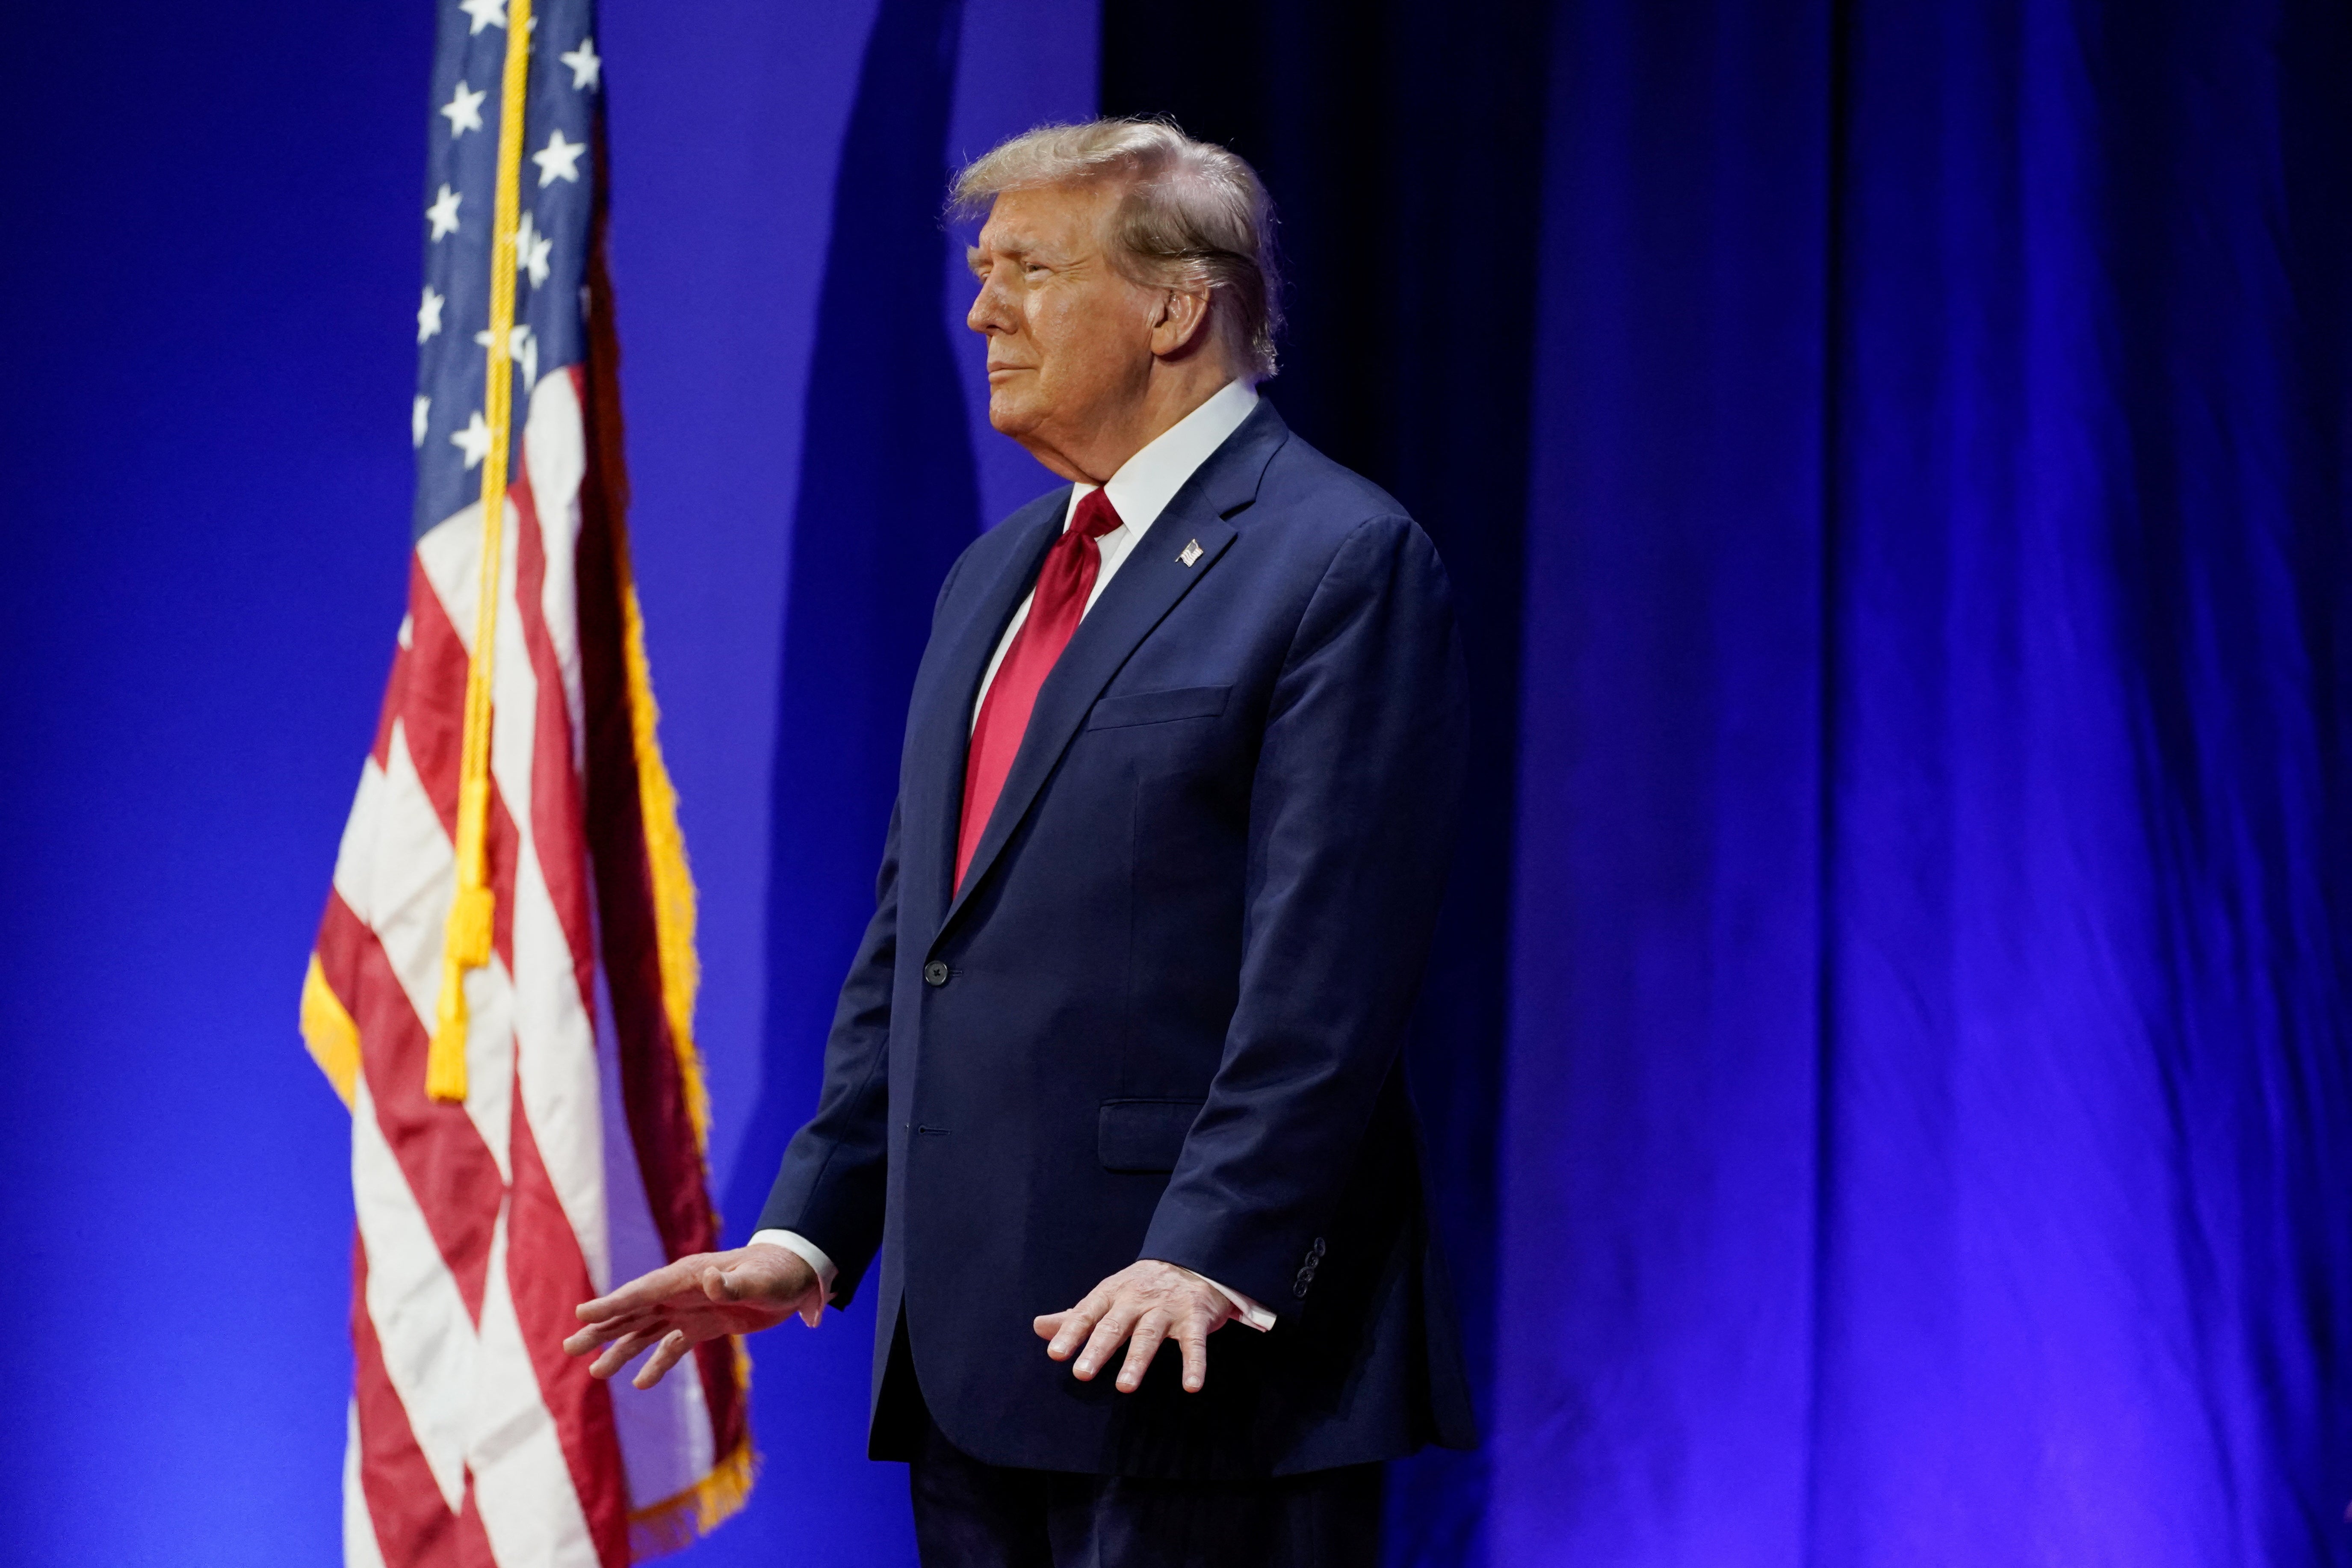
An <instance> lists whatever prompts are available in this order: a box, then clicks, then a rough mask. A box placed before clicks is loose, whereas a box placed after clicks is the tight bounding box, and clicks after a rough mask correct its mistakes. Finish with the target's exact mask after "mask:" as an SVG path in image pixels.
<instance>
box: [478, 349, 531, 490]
mask: <svg viewBox="0 0 2352 1568" xmlns="http://www.w3.org/2000/svg"><path fill="white" fill-rule="evenodd" d="M474 341H475V342H478V343H479V344H481V345H482V347H484V348H488V347H489V346H490V333H489V329H488V328H487V327H485V328H484V329H482V330H481V331H478V332H476V333H475V334H474ZM507 358H509V359H510V360H512V361H514V362H515V363H517V364H519V365H520V366H521V367H522V389H523V390H524V391H525V392H529V391H530V389H531V388H533V387H535V386H537V385H538V384H539V340H538V339H536V338H534V337H532V336H531V335H530V328H529V327H527V326H525V325H523V324H522V323H521V322H520V321H517V322H516V323H515V324H514V325H513V326H511V327H509V328H508V329H507ZM466 466H467V468H472V467H473V466H474V465H473V464H472V463H470V462H468V463H467V465H466Z"/></svg>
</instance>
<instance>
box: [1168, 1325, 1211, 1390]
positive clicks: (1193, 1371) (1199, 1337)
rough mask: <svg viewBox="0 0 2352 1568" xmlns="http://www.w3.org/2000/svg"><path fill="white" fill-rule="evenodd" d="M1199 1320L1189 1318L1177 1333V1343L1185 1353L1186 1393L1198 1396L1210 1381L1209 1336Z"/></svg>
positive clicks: (1208, 1331)
mask: <svg viewBox="0 0 2352 1568" xmlns="http://www.w3.org/2000/svg"><path fill="white" fill-rule="evenodd" d="M1210 1332H1211V1331H1210V1330H1208V1329H1204V1328H1202V1326H1201V1321H1200V1320H1199V1319H1198V1318H1188V1319H1186V1320H1185V1322H1184V1326H1183V1327H1182V1328H1180V1329H1178V1330H1177V1331H1176V1343H1177V1345H1178V1347H1179V1348H1180V1349H1181V1350H1182V1351H1183V1352H1184V1392H1185V1393H1187V1394H1198V1393H1200V1392H1201V1389H1202V1385H1203V1384H1206V1383H1207V1382H1208V1381H1209V1334H1210Z"/></svg>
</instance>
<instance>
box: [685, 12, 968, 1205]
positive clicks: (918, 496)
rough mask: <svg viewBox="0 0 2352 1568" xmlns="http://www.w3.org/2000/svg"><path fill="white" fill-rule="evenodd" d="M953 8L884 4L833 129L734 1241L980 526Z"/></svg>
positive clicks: (783, 1109) (803, 1077) (767, 1157)
mask: <svg viewBox="0 0 2352 1568" xmlns="http://www.w3.org/2000/svg"><path fill="white" fill-rule="evenodd" d="M961 20H962V7H961V3H960V0H883V5H882V6H881V9H880V12H879V14H878V15H877V17H876V19H875V23H874V31H873V34H872V36H871V37H870V38H869V39H868V40H867V43H866V57H865V61H864V64H863V66H862V67H861V68H860V71H859V75H858V84H857V99H856V107H855V108H854V109H853V110H852V111H851V114H850V121H849V126H848V131H847V133H846V136H845V140H844V142H843V148H842V155H841V170H840V174H839V178H838V184H836V186H835V195H834V209H833V233H832V238H831V241H830V243H829V245H828V247H827V249H826V254H825V264H824V265H825V271H824V286H823V291H822V294H821V296H820V299H819V304H818V324H817V335H816V346H815V350H814V358H813V363H812V366H811V370H810V375H809V391H808V415H807V425H806V429H805V433H804V436H803V441H802V458H801V486H800V495H799V499H798V502H797V504H796V506H795V507H794V509H793V549H792V573H791V579H790V584H789V586H788V589H787V598H786V607H785V616H786V619H785V626H784V653H783V678H782V695H781V698H780V709H779V713H778V720H777V725H776V763H775V775H774V806H773V811H772V816H771V819H770V827H769V865H770V870H769V879H768V889H769V890H768V910H767V931H768V944H769V945H768V970H767V1018H766V1026H765V1032H764V1039H763V1044H762V1058H761V1089H760V1099H759V1102H758V1105H757V1108H756V1109H755V1110H753V1112H752V1115H751V1121H750V1122H749V1124H748V1131H747V1132H746V1134H745V1139H744V1144H743V1149H742V1152H741V1154H740V1157H739V1159H738V1161H737V1163H736V1167H735V1170H734V1171H733V1172H732V1173H731V1175H730V1180H729V1182H728V1184H727V1209H726V1215H727V1219H728V1222H729V1225H728V1231H729V1235H730V1239H732V1240H735V1241H738V1242H740V1240H741V1239H742V1237H744V1236H746V1235H748V1234H749V1232H750V1227H751V1224H752V1223H753V1222H754V1221H755V1220H756V1219H757V1218H758V1216H759V1213H760V1207H761V1204H762V1203H763V1202H764V1201H765V1200H766V1198H767V1193H768V1185H769V1184H770V1182H772V1180H773V1179H774V1176H775V1172H776V1166H777V1163H778V1162H779V1161H780V1160H781V1159H782V1155H783V1148H784V1144H785V1142H787V1141H788V1140H789V1139H790V1138H791V1136H792V1133H793V1130H794V1129H795V1128H797V1127H798V1126H799V1125H800V1124H801V1122H802V1121H804V1120H806V1118H807V1116H808V1114H809V1112H810V1111H812V1110H814V1108H815V1103H816V1087H817V1083H818V1079H819V1077H820V1072H821V1063H822V1061H823V1058H824V1037H825V1032H826V1029H827V1027H828V1026H829V1025H830V1023H831V1021H832V1017H833V1006H834V999H835V995H836V994H837V993H838V992H839V990H840V987H841V978H842V976H843V974H845V973H846V972H847V970H848V967H849V960H850V955H851V953H852V952H853V951H854V950H855V948H856V941H857V937H858V934H859V933H860V932H861V931H864V930H865V927H866V919H867V918H868V917H869V916H870V915H871V914H872V913H873V910H874V874H875V868H876V866H877V864H878V862H879V859H880V857H881V850H882V838H883V834H884V831H885V829H886V828H887V826H888V824H889V816H890V802H891V800H892V798H893V796H894V795H896V793H897V789H898V750H899V741H900V738H901V735H902V733H903V731H904V727H905V722H906V712H907V697H908V692H909V690H911V689H912V688H913V686H914V679H915V666H916V664H917V662H918V661H919V659H920V658H921V657H922V651H923V645H924V642H925V640H926V638H927V637H928V636H929V627H930V612H931V605H932V601H933V600H934V599H935V598H936V596H937V595H938V593H939V586H940V582H941V580H942V579H944V578H945V577H946V575H947V570H948V568H949V566H950V565H951V564H953V563H954V561H955V558H956V556H957V554H958V553H960V552H961V551H962V549H963V548H964V546H965V545H967V544H969V543H971V540H972V538H973V537H974V535H975V534H976V533H977V532H978V531H979V529H980V515H979V514H980V500H979V494H978V489H977V487H976V485H975V482H974V480H973V477H972V462H971V441H970V437H969V435H968V434H967V426H966V421H965V413H964V405H963V395H962V391H961V387H960V385H959V384H958V381H957V373H956V365H955V362H954V360H953V358H952V356H951V354H950V349H949V345H948V342H947V338H946V331H947V329H946V326H945V324H944V322H943V320H942V318H941V314H940V308H939V297H940V279H941V277H942V276H943V272H942V268H943V263H944V256H943V247H945V246H946V244H947V243H948V241H947V236H946V234H945V232H944V230H943V229H942V228H941V226H940V223H939V216H938V215H939V213H940V206H941V204H942V203H943V202H944V200H945V197H946V191H947V182H948V173H949V171H948V166H947V163H946V153H945V147H946V144H947V128H948V117H949V112H950V108H951V107H952V103H953V99H954V90H955V68H956V49H957V41H958V34H959V30H960V28H961Z"/></svg>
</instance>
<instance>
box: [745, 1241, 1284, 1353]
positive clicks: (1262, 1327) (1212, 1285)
mask: <svg viewBox="0 0 2352 1568" xmlns="http://www.w3.org/2000/svg"><path fill="white" fill-rule="evenodd" d="M753 1239H755V1240H756V1239H757V1238H756V1237H754V1238H753ZM1168 1267H1169V1268H1173V1269H1175V1270H1176V1271H1177V1272H1179V1273H1181V1274H1188V1275H1191V1276H1192V1278H1193V1279H1198V1280H1199V1281H1200V1282H1201V1283H1202V1284H1203V1285H1206V1286H1207V1287H1208V1288H1209V1289H1212V1290H1214V1291H1215V1292H1216V1293H1217V1294H1218V1295H1220V1296H1223V1298H1224V1299H1225V1300H1228V1301H1231V1302H1232V1303H1233V1304H1234V1311H1235V1312H1237V1313H1239V1314H1240V1316H1239V1317H1238V1318H1236V1319H1235V1320H1234V1321H1236V1322H1243V1323H1247V1324H1248V1325H1249V1326H1250V1327H1251V1328H1253V1329H1255V1330H1256V1331H1258V1332H1259V1333H1264V1332H1265V1331H1267V1330H1268V1329H1270V1328H1272V1327H1274V1324H1275V1316H1274V1314H1273V1313H1272V1312H1269V1311H1267V1310H1265V1308H1264V1307H1261V1306H1259V1305H1258V1304H1257V1303H1256V1302H1255V1301H1253V1300H1250V1299H1249V1298H1248V1297H1247V1296H1244V1295H1243V1294H1242V1293H1241V1292H1240V1291H1238V1290H1236V1289H1234V1288H1233V1287H1232V1286H1230V1285H1220V1284H1218V1283H1217V1282H1216V1281H1215V1280H1213V1279H1210V1278H1209V1277H1208V1276H1207V1275H1205V1274H1202V1273H1197V1272H1195V1271H1194V1270H1192V1269H1190V1268H1185V1267H1184V1266H1183V1265H1182V1264H1181V1263H1171V1264H1170V1265H1169V1266H1168Z"/></svg>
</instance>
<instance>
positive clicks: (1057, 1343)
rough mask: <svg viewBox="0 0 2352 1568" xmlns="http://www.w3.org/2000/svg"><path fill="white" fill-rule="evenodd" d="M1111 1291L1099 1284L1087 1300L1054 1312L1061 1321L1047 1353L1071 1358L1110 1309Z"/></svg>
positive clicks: (1055, 1356) (1082, 1375)
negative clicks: (1062, 1310) (1066, 1309)
mask: <svg viewBox="0 0 2352 1568" xmlns="http://www.w3.org/2000/svg"><path fill="white" fill-rule="evenodd" d="M1110 1304H1111V1296H1110V1293H1109V1292H1108V1291H1107V1290H1105V1289H1103V1288H1102V1287H1101V1286H1099V1285H1097V1286H1096V1287H1095V1288H1094V1289H1091V1290H1089V1291H1087V1297H1086V1300H1083V1301H1080V1302H1079V1303H1078V1304H1077V1305H1076V1306H1075V1307H1073V1308H1071V1309H1070V1310H1068V1311H1066V1312H1057V1313H1055V1314H1053V1316H1054V1317H1055V1318H1057V1319H1059V1320H1060V1321H1058V1322H1057V1323H1056V1324H1055V1328H1054V1342H1053V1343H1052V1344H1049V1345H1047V1346H1046V1347H1045V1353H1046V1354H1047V1355H1049V1356H1052V1357H1053V1358H1054V1359H1055V1361H1067V1360H1069V1359H1070V1357H1071V1356H1072V1355H1074V1354H1076V1352H1077V1348H1078V1347H1079V1346H1080V1345H1082V1344H1084V1343H1086V1342H1087V1334H1088V1333H1090V1332H1091V1331H1093V1329H1094V1326H1095V1324H1096V1323H1097V1322H1098V1321H1101V1319H1102V1315H1103V1314H1104V1313H1105V1312H1107V1311H1108V1310H1110ZM1037 1321H1039V1322H1040V1323H1043V1322H1045V1319H1044V1318H1040V1319H1038V1320H1037ZM1114 1343H1116V1341H1114ZM1078 1375H1080V1376H1081V1377H1091V1376H1093V1375H1094V1373H1092V1372H1091V1371H1088V1372H1084V1373H1079V1374H1078Z"/></svg>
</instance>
